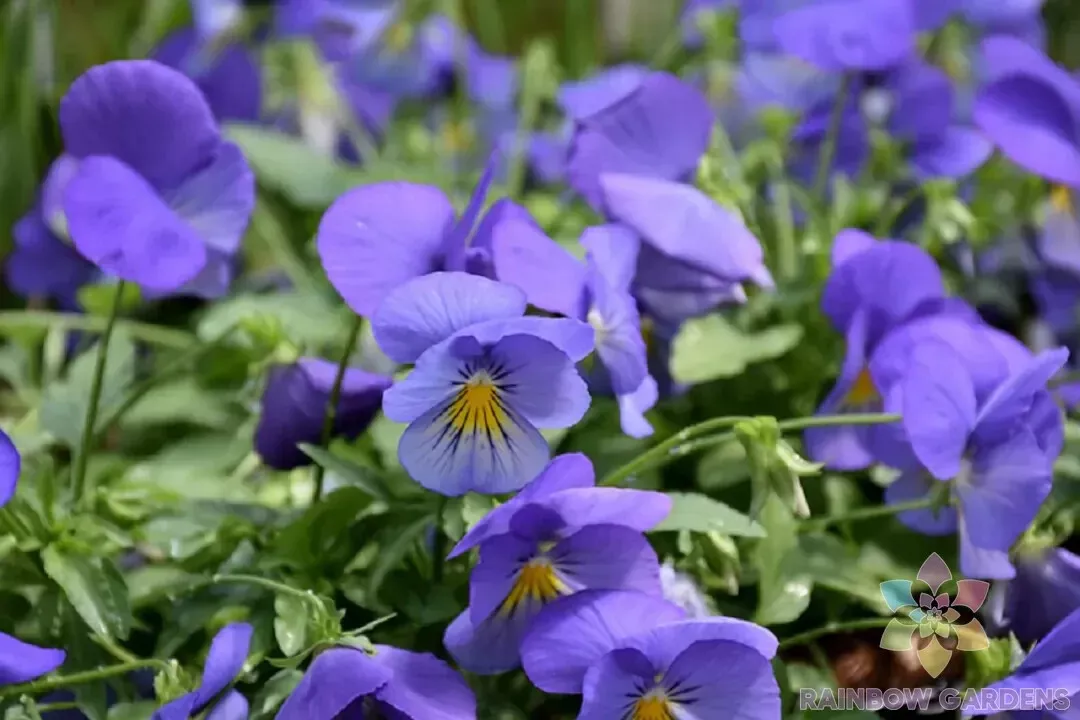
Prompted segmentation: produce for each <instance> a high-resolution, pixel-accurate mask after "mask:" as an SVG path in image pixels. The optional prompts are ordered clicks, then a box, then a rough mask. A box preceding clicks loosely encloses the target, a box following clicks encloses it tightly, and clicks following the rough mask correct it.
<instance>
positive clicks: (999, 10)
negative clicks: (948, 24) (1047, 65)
mask: <svg viewBox="0 0 1080 720" xmlns="http://www.w3.org/2000/svg"><path fill="white" fill-rule="evenodd" d="M953 2H955V3H957V4H959V8H958V9H959V12H960V14H961V15H962V16H963V18H964V20H966V21H967V22H968V23H969V24H971V25H973V26H974V27H975V28H977V29H978V30H979V31H980V32H981V33H982V34H984V35H1012V36H1013V37H1017V38H1020V39H1022V40H1024V41H1025V42H1027V43H1028V44H1030V45H1033V46H1035V47H1042V45H1043V43H1044V42H1045V35H1046V27H1045V26H1044V24H1043V19H1042V6H1043V4H1044V3H1045V0H953Z"/></svg>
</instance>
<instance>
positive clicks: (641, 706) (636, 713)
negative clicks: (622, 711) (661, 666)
mask: <svg viewBox="0 0 1080 720" xmlns="http://www.w3.org/2000/svg"><path fill="white" fill-rule="evenodd" d="M630 720H675V713H674V712H672V709H671V703H670V702H668V699H667V695H665V694H664V692H663V691H661V690H653V691H652V692H650V693H649V694H648V695H646V696H644V697H642V698H640V699H639V700H638V701H637V702H636V703H634V710H633V712H631V713H630Z"/></svg>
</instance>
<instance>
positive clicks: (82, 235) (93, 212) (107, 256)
mask: <svg viewBox="0 0 1080 720" xmlns="http://www.w3.org/2000/svg"><path fill="white" fill-rule="evenodd" d="M64 212H65V214H66V216H67V221H68V229H69V231H70V233H71V239H72V241H73V242H74V243H75V247H76V248H77V249H78V250H79V252H80V253H82V254H83V255H84V256H86V257H87V258H88V259H89V260H91V261H93V262H94V263H95V264H96V265H97V266H98V267H100V268H101V269H102V270H104V271H106V272H108V273H112V274H113V275H116V276H117V277H119V278H121V279H123V280H128V281H130V282H134V283H138V284H139V285H144V286H146V287H148V288H151V289H154V290H162V291H171V290H176V289H178V288H180V287H181V286H182V285H184V284H185V283H187V282H188V281H189V280H191V279H192V278H194V277H195V276H196V275H197V274H198V273H199V271H200V270H202V269H203V266H204V265H205V264H206V255H207V250H206V246H205V245H204V244H203V241H202V238H200V237H199V234H198V233H197V232H196V231H195V229H194V228H193V227H192V226H191V225H189V224H188V223H186V222H184V221H183V220H182V219H181V218H180V217H179V216H178V215H176V213H174V212H173V211H172V210H171V209H170V208H169V207H168V206H167V205H166V204H165V203H164V202H163V201H162V199H161V197H159V196H158V194H157V193H156V192H155V190H154V188H152V187H151V186H150V185H149V184H148V183H147V182H146V180H144V179H143V178H142V177H140V176H139V175H138V174H136V173H135V172H134V171H133V170H132V169H131V168H130V167H128V166H127V165H125V164H124V163H122V162H120V161H119V160H116V159H114V158H112V157H106V156H93V157H88V158H86V159H85V160H83V161H82V163H81V164H80V165H79V170H78V172H77V173H76V174H75V176H74V177H73V178H72V179H71V181H70V182H69V183H68V186H67V189H66V191H65V193H64Z"/></svg>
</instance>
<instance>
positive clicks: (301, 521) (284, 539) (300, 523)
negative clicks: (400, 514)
mask: <svg viewBox="0 0 1080 720" xmlns="http://www.w3.org/2000/svg"><path fill="white" fill-rule="evenodd" d="M370 503H371V497H370V495H369V494H368V493H366V492H365V491H363V490H361V489H360V488H356V487H351V486H346V487H341V488H338V489H337V490H334V491H333V492H332V493H330V494H328V495H327V496H326V497H324V498H323V499H322V500H321V501H319V503H318V504H316V505H312V506H311V507H309V508H308V509H307V510H305V511H304V514H303V515H301V516H300V517H299V518H297V519H296V520H294V521H293V522H291V523H290V524H289V525H287V526H285V527H284V528H282V530H281V532H280V533H279V534H278V536H277V540H276V543H275V546H276V548H277V552H278V554H279V555H280V556H281V557H282V558H285V559H288V560H291V561H292V562H294V563H296V564H297V565H299V566H301V567H316V566H320V565H323V564H325V563H327V562H328V561H329V560H330V559H331V558H334V557H336V556H340V555H341V554H342V553H343V552H345V553H347V552H348V547H347V546H345V545H344V544H343V543H342V542H341V540H342V536H343V535H344V533H345V531H346V530H347V529H348V528H349V526H350V525H352V523H353V522H354V521H355V520H356V518H357V516H358V515H359V514H360V512H361V511H362V510H363V509H364V508H366V507H367V506H368V505H369V504H370Z"/></svg>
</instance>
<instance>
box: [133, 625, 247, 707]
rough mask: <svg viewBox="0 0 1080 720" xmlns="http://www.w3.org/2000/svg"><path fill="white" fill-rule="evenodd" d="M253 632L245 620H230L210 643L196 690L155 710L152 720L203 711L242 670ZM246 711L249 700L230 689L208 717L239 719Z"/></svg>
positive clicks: (215, 704)
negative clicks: (235, 621) (242, 621)
mask: <svg viewBox="0 0 1080 720" xmlns="http://www.w3.org/2000/svg"><path fill="white" fill-rule="evenodd" d="M253 632H254V629H253V628H252V627H251V625H248V624H247V623H231V624H229V625H226V626H225V627H223V628H221V630H219V631H218V634H217V635H215V636H214V639H213V640H212V641H211V642H210V651H209V652H208V653H207V655H206V664H205V665H204V666H203V676H202V681H201V682H200V683H199V687H198V689H196V690H195V691H194V692H190V693H188V694H187V695H184V696H182V697H178V698H177V699H175V700H173V701H172V702H169V703H168V704H166V705H163V706H162V707H161V708H159V709H158V710H157V711H156V712H155V713H154V717H153V720H188V718H191V717H194V716H195V715H197V714H199V713H201V712H202V711H203V710H205V709H206V708H207V707H208V706H209V705H210V704H211V703H212V702H213V701H214V700H215V699H216V698H217V697H218V696H219V695H221V693H222V692H223V691H224V690H225V689H226V688H228V687H229V685H231V684H232V682H233V680H234V679H235V678H236V676H237V675H239V674H240V671H241V670H243V669H244V663H245V662H246V661H247V654H248V648H250V647H251V635H252V633H253ZM247 713H248V702H247V700H246V699H245V698H244V696H243V695H241V694H240V693H238V692H237V691H236V690H229V691H228V693H226V694H225V695H224V696H223V697H221V699H220V700H219V701H218V702H216V703H214V708H213V709H211V710H210V714H211V716H213V717H221V718H222V719H223V720H239V719H240V718H245V717H247Z"/></svg>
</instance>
